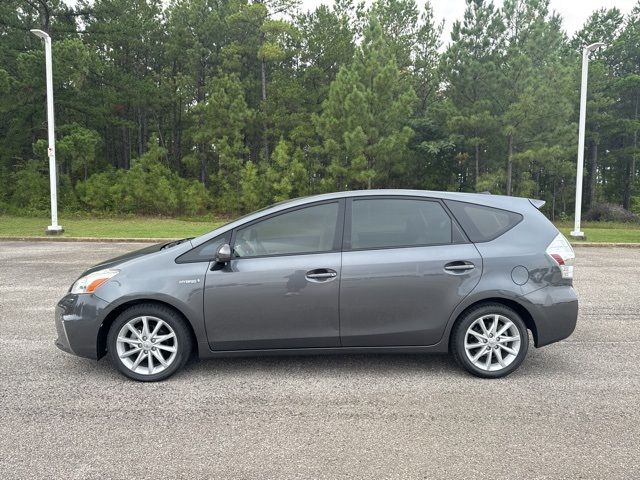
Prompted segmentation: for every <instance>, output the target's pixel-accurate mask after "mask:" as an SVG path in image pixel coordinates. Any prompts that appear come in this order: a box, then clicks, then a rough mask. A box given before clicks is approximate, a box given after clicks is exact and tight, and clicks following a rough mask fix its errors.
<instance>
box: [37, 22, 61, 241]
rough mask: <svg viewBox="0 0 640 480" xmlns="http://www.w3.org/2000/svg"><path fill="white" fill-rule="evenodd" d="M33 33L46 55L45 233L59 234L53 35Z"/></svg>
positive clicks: (41, 32) (39, 32)
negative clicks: (47, 195) (48, 216)
mask: <svg viewBox="0 0 640 480" xmlns="http://www.w3.org/2000/svg"><path fill="white" fill-rule="evenodd" d="M31 33H33V34H34V35H36V36H38V37H40V38H41V39H42V40H44V56H45V64H46V76H47V130H48V136H49V148H48V149H47V155H48V156H49V185H50V188H51V225H49V226H48V227H47V230H46V231H45V233H47V234H49V235H58V234H60V233H62V232H63V231H64V230H63V229H62V227H61V226H60V225H58V191H57V189H58V182H57V179H56V137H55V124H54V116H53V69H52V67H51V37H50V36H49V34H48V33H47V32H44V31H42V30H36V29H33V30H31Z"/></svg>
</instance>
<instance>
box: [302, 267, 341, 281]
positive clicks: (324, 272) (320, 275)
mask: <svg viewBox="0 0 640 480" xmlns="http://www.w3.org/2000/svg"><path fill="white" fill-rule="evenodd" d="M305 276H306V277H307V280H311V281H312V282H326V281H327V280H332V279H334V278H336V277H337V276H338V273H337V272H336V271H335V270H331V269H330V268H316V269H315V270H309V271H308V272H307V274H306V275H305Z"/></svg>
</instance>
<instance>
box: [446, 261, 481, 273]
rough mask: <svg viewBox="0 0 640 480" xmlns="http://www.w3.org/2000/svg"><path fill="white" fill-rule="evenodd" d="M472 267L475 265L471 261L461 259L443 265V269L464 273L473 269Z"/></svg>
mask: <svg viewBox="0 0 640 480" xmlns="http://www.w3.org/2000/svg"><path fill="white" fill-rule="evenodd" d="M474 268H476V266H475V265H474V264H473V263H471V262H464V261H462V260H459V261H456V262H450V263H447V264H446V265H445V266H444V269H445V270H446V271H447V272H451V273H464V272H467V271H469V270H473V269H474Z"/></svg>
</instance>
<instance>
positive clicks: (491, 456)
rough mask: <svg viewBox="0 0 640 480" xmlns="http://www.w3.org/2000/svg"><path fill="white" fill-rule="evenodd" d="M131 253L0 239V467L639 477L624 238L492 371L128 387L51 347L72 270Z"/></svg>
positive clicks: (216, 373)
mask: <svg viewBox="0 0 640 480" xmlns="http://www.w3.org/2000/svg"><path fill="white" fill-rule="evenodd" d="M140 247H141V245H140V244H109V243H54V242H0V478H1V479H13V478H70V479H72V478H77V479H85V478H95V479H104V478H134V477H137V478H197V479H201V478H202V479H204V478H221V479H227V478H256V479H266V478H300V479H315V478H374V477H375V478H403V479H404V478H500V477H507V478H608V479H613V478H629V479H631V478H639V477H640V315H639V313H640V250H638V249H626V248H580V249H577V251H576V253H577V255H578V260H577V265H576V281H575V284H576V288H577V290H578V294H579V296H580V301H581V304H580V318H579V323H578V327H577V329H576V332H575V333H574V334H573V336H572V337H570V338H569V339H568V340H566V341H563V342H561V343H558V344H555V345H551V346H548V347H544V348H542V349H540V350H537V349H535V348H532V350H530V353H529V356H528V358H527V359H526V360H525V363H524V364H523V365H522V367H521V368H520V370H519V371H517V372H516V373H514V374H513V375H512V376H510V377H508V378H506V379H503V380H497V381H487V380H479V379H476V378H472V377H470V376H468V375H466V374H465V373H463V372H462V371H461V370H459V369H458V368H457V367H456V366H455V365H454V363H453V361H451V360H450V359H449V358H448V357H447V356H419V355H416V356H408V355H402V356H382V355H357V356H354V355H352V356H335V357H311V356H309V357H290V358H286V357H281V358H273V357H271V358H246V359H242V358H240V359H239V358H234V359H216V360H208V361H201V362H193V363H191V364H190V365H188V366H187V368H186V370H185V371H183V372H182V373H180V374H178V375H176V376H175V377H173V378H172V379H170V380H168V381H166V382H164V383H157V384H141V383H135V382H132V381H129V380H127V379H125V378H124V377H122V376H121V375H119V374H118V373H117V372H116V370H115V369H114V368H112V367H111V365H110V364H109V363H108V361H107V360H106V359H103V360H101V361H100V362H95V361H92V360H86V359H81V358H76V357H73V356H71V355H68V354H66V353H64V352H62V351H59V350H58V349H56V348H55V347H54V345H53V340H54V339H55V336H56V335H55V328H54V323H53V309H54V305H55V303H56V301H57V300H58V299H59V298H60V297H61V296H63V295H64V293H65V291H66V289H67V288H68V286H69V285H70V283H71V282H72V281H73V280H74V279H75V278H76V277H77V275H78V274H79V273H81V271H82V270H83V269H84V268H86V267H88V266H90V265H92V264H94V263H97V262H98V261H100V260H103V259H106V258H109V257H113V256H116V255H119V254H121V253H124V252H125V251H129V250H133V249H136V248H140Z"/></svg>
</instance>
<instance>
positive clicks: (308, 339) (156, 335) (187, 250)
mask: <svg viewBox="0 0 640 480" xmlns="http://www.w3.org/2000/svg"><path fill="white" fill-rule="evenodd" d="M543 203H544V202H542V201H539V200H530V199H527V198H515V197H504V196H494V195H484V194H467V193H446V192H430V191H415V190H367V191H354V192H339V193H331V194H326V195H318V196H313V197H307V198H300V199H295V200H290V201H287V202H283V203H279V204H276V205H273V206H271V207H268V208H266V209H263V210H260V211H258V212H254V213H252V214H250V215H247V216H245V217H243V218H240V219H238V220H235V221H233V222H231V223H229V224H227V225H225V226H222V227H220V228H217V229H216V230H213V231H212V232H210V233H206V234H204V235H202V236H200V237H197V238H189V239H184V240H179V241H174V242H170V243H165V244H160V245H154V246H151V247H147V248H143V249H142V250H138V251H135V252H132V253H129V254H127V255H123V256H121V257H118V258H114V259H112V260H108V261H105V262H103V263H101V264H99V265H96V266H94V267H92V268H90V269H89V270H87V271H86V272H84V273H83V274H82V275H81V276H80V278H79V279H78V280H77V281H76V282H75V283H74V284H73V285H72V286H71V288H70V289H69V291H68V293H67V294H66V295H65V296H64V298H62V299H61V300H60V301H59V302H58V305H57V308H56V313H55V323H56V327H57V334H58V339H57V340H56V345H57V346H58V347H59V348H61V349H62V350H64V351H66V352H69V353H72V354H75V355H79V356H83V357H89V358H94V359H99V358H101V357H102V356H104V355H105V354H106V355H108V356H109V358H110V359H111V362H112V363H113V365H115V366H116V368H117V369H118V370H120V372H122V373H123V374H124V375H126V376H127V377H130V378H132V379H135V380H141V381H156V380H163V379H165V378H167V377H169V376H170V375H172V374H174V373H175V372H176V371H178V370H179V369H180V368H181V367H183V366H184V365H185V363H186V362H187V360H188V359H189V358H190V357H191V356H192V355H195V356H198V357H200V358H211V357H217V356H240V355H282V354H286V355H289V354H329V353H368V352H375V353H430V352H434V353H435V352H437V353H440V352H451V354H452V355H453V357H454V358H455V360H456V361H457V363H458V364H459V365H460V366H462V367H463V368H464V369H466V370H467V371H468V372H470V373H472V374H473V375H477V376H479V377H485V378H498V377H504V376H505V375H508V374H510V373H511V372H513V371H514V370H516V369H517V368H518V366H519V365H520V364H521V363H522V361H523V360H524V358H525V356H526V354H527V350H528V348H529V332H531V337H532V339H533V342H534V344H535V346H536V347H542V346H544V345H548V344H550V343H552V342H557V341H559V340H562V339H564V338H566V337H568V336H569V335H570V334H571V333H572V332H573V330H574V328H575V325H576V320H577V315H578V300H577V297H576V293H575V291H574V289H573V286H572V284H573V261H574V258H575V255H574V252H573V249H572V248H571V245H570V244H569V243H568V242H567V240H566V239H565V237H564V236H562V234H561V233H560V232H558V230H557V229H556V228H555V227H554V226H553V224H552V223H551V222H550V221H549V220H547V218H546V217H545V216H544V215H543V214H542V213H541V212H540V211H539V208H540V207H541V206H542V205H543Z"/></svg>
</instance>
